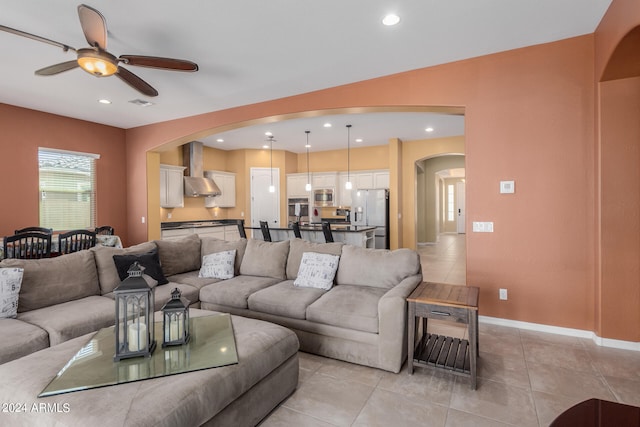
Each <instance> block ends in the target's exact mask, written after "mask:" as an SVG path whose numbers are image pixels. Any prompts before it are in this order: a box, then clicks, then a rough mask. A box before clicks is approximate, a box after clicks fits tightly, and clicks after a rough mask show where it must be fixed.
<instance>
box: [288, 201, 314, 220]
mask: <svg viewBox="0 0 640 427" xmlns="http://www.w3.org/2000/svg"><path fill="white" fill-rule="evenodd" d="M287 211H288V212H287V215H288V217H289V218H288V221H289V223H292V222H296V221H299V222H302V223H305V224H308V223H309V199H308V198H307V197H291V198H289V199H288V200H287Z"/></svg>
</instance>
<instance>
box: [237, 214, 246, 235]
mask: <svg viewBox="0 0 640 427" xmlns="http://www.w3.org/2000/svg"><path fill="white" fill-rule="evenodd" d="M238 231H239V232H240V238H241V239H246V238H247V232H246V230H245V229H244V219H239V220H238Z"/></svg>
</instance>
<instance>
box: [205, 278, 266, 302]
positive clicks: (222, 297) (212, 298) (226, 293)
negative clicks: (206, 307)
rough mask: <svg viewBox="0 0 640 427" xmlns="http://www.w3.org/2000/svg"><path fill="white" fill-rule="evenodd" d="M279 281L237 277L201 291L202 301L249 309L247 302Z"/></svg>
mask: <svg viewBox="0 0 640 427" xmlns="http://www.w3.org/2000/svg"><path fill="white" fill-rule="evenodd" d="M278 282H279V280H278V279H274V278H271V277H258V276H245V275H241V276H236V277H234V278H233V279H227V280H223V281H221V282H218V283H214V284H212V285H208V286H205V287H204V288H202V289H200V301H206V302H209V303H212V304H219V305H226V306H229V307H236V308H248V307H249V304H248V302H247V300H248V299H249V296H250V295H251V294H253V293H254V292H257V291H259V290H260V289H264V288H266V287H269V286H271V285H273V284H275V283H278Z"/></svg>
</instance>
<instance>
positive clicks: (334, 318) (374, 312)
mask: <svg viewBox="0 0 640 427" xmlns="http://www.w3.org/2000/svg"><path fill="white" fill-rule="evenodd" d="M386 292H387V291H386V289H382V288H376V287H372V286H350V285H339V286H335V287H334V288H333V289H331V291H329V292H327V293H325V294H324V295H322V296H321V297H320V298H319V299H318V300H317V301H315V302H314V303H313V304H311V305H310V306H309V307H307V320H309V321H311V322H316V323H323V324H325V325H332V326H339V327H341V328H347V329H356V330H358V331H364V332H372V333H378V301H379V300H380V298H382V296H383V295H384V294H385V293H386Z"/></svg>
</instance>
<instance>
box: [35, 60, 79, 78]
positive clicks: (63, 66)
mask: <svg viewBox="0 0 640 427" xmlns="http://www.w3.org/2000/svg"><path fill="white" fill-rule="evenodd" d="M78 66H79V65H78V61H76V60H75V59H74V60H73V61H67V62H61V63H59V64H55V65H50V66H48V67H44V68H41V69H39V70H38V71H36V75H38V76H53V75H54V74H60V73H62V72H64V71H69V70H73V69H74V68H76V67H78Z"/></svg>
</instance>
